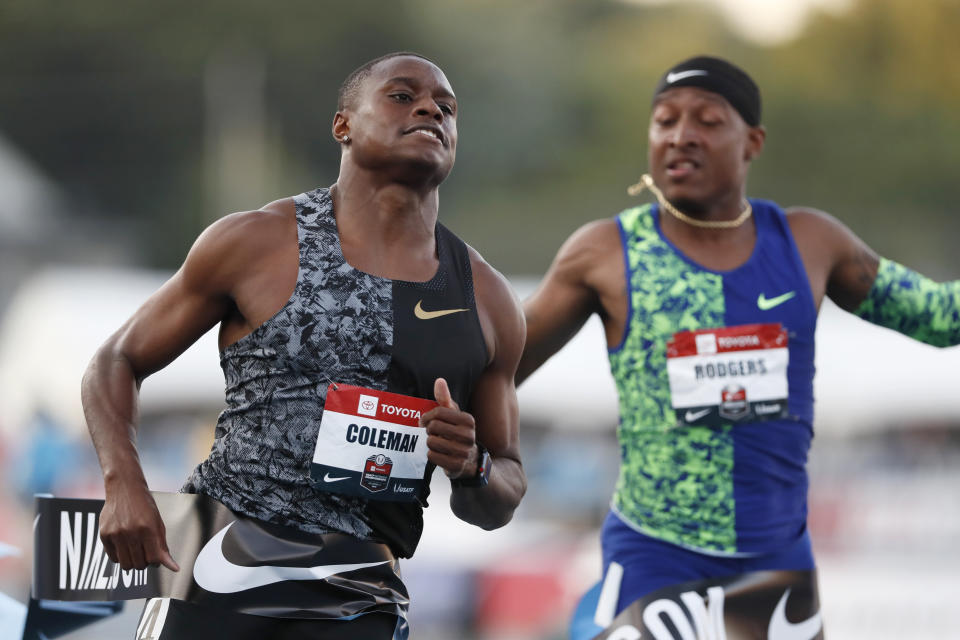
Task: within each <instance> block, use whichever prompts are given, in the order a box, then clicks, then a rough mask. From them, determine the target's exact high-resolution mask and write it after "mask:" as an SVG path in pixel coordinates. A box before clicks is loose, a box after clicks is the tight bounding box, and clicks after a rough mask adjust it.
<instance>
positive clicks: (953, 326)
mask: <svg viewBox="0 0 960 640" xmlns="http://www.w3.org/2000/svg"><path fill="white" fill-rule="evenodd" d="M788 219H789V221H790V226H791V229H792V230H793V233H794V237H795V238H796V240H797V246H798V248H799V249H800V253H801V255H802V257H803V260H804V264H805V266H806V268H807V274H808V276H809V278H810V286H811V289H812V290H813V293H814V299H815V300H816V303H817V305H818V306H819V304H820V300H821V299H822V297H823V295H824V293H825V294H826V295H827V296H829V298H830V299H831V300H833V301H834V302H835V303H836V304H837V306H839V307H840V308H841V309H844V310H846V311H850V312H851V313H853V314H855V315H857V316H859V317H861V318H863V319H864V320H867V321H869V322H872V323H873V324H877V325H879V326H883V327H887V328H889V329H893V330H894V331H897V332H899V333H902V334H904V335H906V336H908V337H911V338H914V339H916V340H920V341H922V342H925V343H927V344H931V345H934V346H939V347H944V346H950V345H955V344H960V281H954V282H945V283H937V282H934V281H932V280H930V279H929V278H926V277H925V276H923V275H921V274H919V273H917V272H915V271H912V270H911V269H909V268H907V267H904V266H903V265H900V264H897V263H895V262H892V261H890V260H887V259H885V258H880V257H878V256H877V254H876V253H874V251H873V250H872V249H870V247H868V246H867V245H866V243H864V242H863V240H861V239H860V238H858V237H857V236H856V235H855V234H854V233H853V232H852V231H850V229H848V228H847V227H846V226H844V225H843V224H841V223H840V222H839V221H837V220H836V219H835V218H833V217H832V216H830V215H828V214H826V213H823V212H820V211H815V210H811V209H791V210H789V211H788Z"/></svg>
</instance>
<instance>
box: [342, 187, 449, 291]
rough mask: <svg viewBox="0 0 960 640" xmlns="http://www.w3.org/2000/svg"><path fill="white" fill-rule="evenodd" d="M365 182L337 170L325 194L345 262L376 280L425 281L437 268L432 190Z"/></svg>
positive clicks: (436, 197)
mask: <svg viewBox="0 0 960 640" xmlns="http://www.w3.org/2000/svg"><path fill="white" fill-rule="evenodd" d="M365 178H366V176H364V175H362V174H358V173H349V172H347V173H345V172H343V171H341V172H340V177H339V178H338V180H337V182H336V184H334V185H333V187H332V188H331V190H330V194H331V197H332V198H333V211H334V217H335V219H336V221H337V231H338V233H339V236H340V245H341V248H342V250H343V254H344V257H345V258H346V259H347V262H348V263H350V264H351V266H353V267H355V268H357V269H360V270H361V271H365V272H367V273H370V274H373V275H377V276H381V277H386V278H394V279H397V278H399V279H403V280H413V281H425V280H429V279H430V277H431V276H432V275H433V273H434V272H435V271H436V265H437V252H436V238H435V236H434V228H435V226H436V222H437V210H438V207H439V203H440V198H439V194H438V192H437V189H436V188H429V189H417V188H412V187H410V186H408V185H404V184H398V183H383V182H377V181H371V180H368V179H365Z"/></svg>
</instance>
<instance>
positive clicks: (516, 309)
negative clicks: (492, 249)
mask: <svg viewBox="0 0 960 640" xmlns="http://www.w3.org/2000/svg"><path fill="white" fill-rule="evenodd" d="M467 253H468V255H469V256H470V270H471V271H472V272H473V286H474V292H475V295H476V297H477V299H478V303H480V304H482V305H483V306H485V307H489V308H494V309H498V308H502V309H503V310H504V311H505V312H506V314H507V315H513V314H516V315H519V316H520V317H521V318H522V315H523V314H522V313H521V310H520V301H519V299H518V298H517V294H516V292H514V290H513V287H512V286H510V282H509V281H508V280H507V278H506V277H505V276H504V275H503V274H502V273H500V272H499V271H497V270H496V269H494V268H493V266H492V265H491V264H490V263H489V262H487V261H486V260H484V259H483V256H481V255H480V253H479V252H478V251H477V250H476V249H474V248H473V247H471V246H470V245H467Z"/></svg>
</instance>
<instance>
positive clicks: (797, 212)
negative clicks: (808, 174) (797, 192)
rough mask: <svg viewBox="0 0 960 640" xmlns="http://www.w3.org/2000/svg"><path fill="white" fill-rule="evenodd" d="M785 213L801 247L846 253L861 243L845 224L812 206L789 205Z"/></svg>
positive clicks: (795, 238) (855, 248)
mask: <svg viewBox="0 0 960 640" xmlns="http://www.w3.org/2000/svg"><path fill="white" fill-rule="evenodd" d="M785 213H786V218H787V223H788V224H789V225H790V231H791V232H792V233H793V237H794V240H795V241H796V242H797V246H798V247H799V248H801V249H803V248H812V247H817V248H819V250H820V251H823V250H827V251H832V252H836V253H837V254H846V253H849V252H851V251H855V250H857V249H858V248H859V247H860V245H862V241H861V240H860V239H859V238H858V237H857V236H856V235H855V234H854V233H853V231H851V230H850V228H849V227H847V225H845V224H844V223H843V222H841V221H840V220H838V219H837V218H836V217H834V216H833V215H831V214H829V213H827V212H826V211H821V210H820V209H814V208H812V207H789V208H787V209H786V210H785Z"/></svg>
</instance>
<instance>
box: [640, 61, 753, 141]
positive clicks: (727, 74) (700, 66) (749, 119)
mask: <svg viewBox="0 0 960 640" xmlns="http://www.w3.org/2000/svg"><path fill="white" fill-rule="evenodd" d="M675 87H697V88H699V89H705V90H707V91H710V92H712V93H716V94H719V95H721V96H723V98H724V99H725V100H726V101H727V102H729V103H730V106H732V107H733V108H734V109H736V110H737V113H739V114H740V117H742V118H743V120H744V122H746V123H747V124H748V125H750V126H751V127H755V126H757V125H759V124H760V89H759V88H758V87H757V84H756V83H755V82H754V81H753V79H752V78H751V77H750V76H749V75H747V72H746V71H744V70H743V69H741V68H740V67H738V66H736V65H733V64H731V63H729V62H727V61H726V60H723V59H721V58H714V57H712V56H697V57H695V58H690V59H689V60H684V61H683V62H680V63H678V64H675V65H674V66H673V67H671V69H670V70H669V71H667V72H666V73H665V74H663V77H662V78H660V82H659V83H657V88H656V89H655V90H654V92H653V98H654V100H656V97H657V96H658V95H660V94H661V93H663V92H664V91H667V90H668V89H673V88H675Z"/></svg>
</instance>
